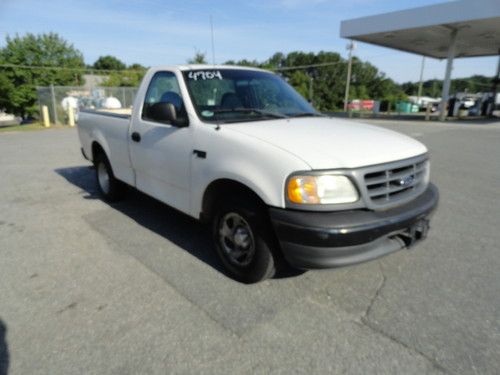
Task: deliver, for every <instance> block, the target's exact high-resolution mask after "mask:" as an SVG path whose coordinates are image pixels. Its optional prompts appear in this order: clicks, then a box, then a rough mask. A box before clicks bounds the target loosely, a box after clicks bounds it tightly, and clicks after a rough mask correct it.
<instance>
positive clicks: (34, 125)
mask: <svg viewBox="0 0 500 375" xmlns="http://www.w3.org/2000/svg"><path fill="white" fill-rule="evenodd" d="M61 128H69V126H63V125H52V126H51V127H50V128H46V127H44V126H43V125H42V124H41V123H40V122H33V123H31V124H24V125H12V126H2V127H0V133H5V132H18V131H21V132H22V131H33V130H45V129H61Z"/></svg>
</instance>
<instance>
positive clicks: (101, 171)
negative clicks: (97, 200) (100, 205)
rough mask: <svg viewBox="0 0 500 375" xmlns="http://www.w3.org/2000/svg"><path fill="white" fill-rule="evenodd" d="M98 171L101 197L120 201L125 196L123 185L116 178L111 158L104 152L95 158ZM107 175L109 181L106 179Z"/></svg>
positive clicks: (97, 179)
mask: <svg viewBox="0 0 500 375" xmlns="http://www.w3.org/2000/svg"><path fill="white" fill-rule="evenodd" d="M94 166H95V172H96V182H97V189H98V190H99V193H100V194H101V197H102V198H103V199H104V200H105V201H106V202H116V201H119V200H120V199H121V198H122V196H123V186H122V184H121V182H120V181H118V180H117V179H116V178H115V175H114V173H113V169H112V168H111V164H110V163H109V160H108V158H107V156H106V154H104V153H103V152H101V153H99V154H98V155H97V156H96V157H95V159H94ZM104 176H107V183H106V182H105V181H104V179H105V178H106V177H104Z"/></svg>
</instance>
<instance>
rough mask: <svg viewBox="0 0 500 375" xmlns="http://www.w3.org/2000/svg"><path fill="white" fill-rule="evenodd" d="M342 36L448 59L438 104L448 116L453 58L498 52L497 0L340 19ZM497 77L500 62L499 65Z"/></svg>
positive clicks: (499, 21) (499, 16)
mask: <svg viewBox="0 0 500 375" xmlns="http://www.w3.org/2000/svg"><path fill="white" fill-rule="evenodd" d="M340 36H341V37H342V38H348V39H354V40H358V41H361V42H366V43H370V44H376V45H379V46H384V47H389V48H394V49H397V50H401V51H406V52H412V53H416V54H419V55H423V56H429V57H434V58H437V59H444V58H446V59H447V64H446V72H445V77H444V83H443V93H442V97H441V106H440V114H439V118H440V120H444V119H445V118H446V106H447V103H448V96H449V91H450V78H451V70H452V68H453V59H455V58H457V57H472V56H491V55H499V54H500V0H475V1H470V0H460V1H453V2H447V3H442V4H436V5H429V6H424V7H420V8H414V9H408V10H402V11H399V12H391V13H385V14H379V15H376V16H369V17H362V18H356V19H352V20H346V21H342V23H341V25H340ZM498 67H499V68H498V69H499V71H498V72H497V78H498V75H500V63H499V65H498Z"/></svg>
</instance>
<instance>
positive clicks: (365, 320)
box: [355, 262, 451, 374]
mask: <svg viewBox="0 0 500 375" xmlns="http://www.w3.org/2000/svg"><path fill="white" fill-rule="evenodd" d="M377 263H378V265H379V268H380V274H381V275H382V281H381V282H380V284H379V285H378V287H377V290H376V291H375V293H374V294H373V297H372V299H371V300H370V303H369V304H368V307H367V308H366V311H365V313H364V314H363V315H362V316H361V319H360V320H361V321H360V322H358V321H355V323H356V324H358V325H360V326H364V327H367V328H369V329H370V330H371V331H373V332H374V333H376V334H379V335H382V336H384V337H386V338H388V339H389V340H391V341H392V342H394V343H396V344H397V345H399V346H402V347H403V348H405V349H406V350H409V351H411V352H414V353H417V354H418V355H420V356H421V357H423V358H424V359H425V360H427V361H428V362H429V363H430V364H431V365H432V367H433V368H434V369H436V370H438V371H441V372H443V373H445V374H451V372H450V371H449V370H448V369H447V368H445V367H443V366H442V365H441V364H440V363H439V362H438V361H437V360H436V359H435V358H433V357H429V356H428V355H427V354H425V353H424V352H422V351H420V350H418V349H417V348H414V347H411V346H410V345H408V344H407V343H405V342H403V341H401V340H400V339H398V338H397V337H396V336H393V335H391V334H389V333H387V332H384V330H383V329H382V328H380V327H378V326H377V325H376V324H374V323H373V322H372V321H371V320H370V314H371V312H372V309H373V305H374V304H375V301H376V300H377V299H378V298H379V297H380V295H381V293H382V289H384V287H385V284H386V281H387V276H385V273H384V270H383V268H382V265H381V264H380V262H377Z"/></svg>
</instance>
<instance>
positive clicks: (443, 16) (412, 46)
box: [340, 0, 500, 59]
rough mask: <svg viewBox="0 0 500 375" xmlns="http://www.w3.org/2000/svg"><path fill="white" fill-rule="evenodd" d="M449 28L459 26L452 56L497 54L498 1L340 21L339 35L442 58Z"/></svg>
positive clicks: (499, 43)
mask: <svg viewBox="0 0 500 375" xmlns="http://www.w3.org/2000/svg"><path fill="white" fill-rule="evenodd" d="M452 30H458V37H457V43H456V46H455V53H454V56H455V57H472V56H491V55H498V54H499V49H500V1H499V0H476V1H470V0H463V1H453V2H448V3H443V4H437V5H431V6H425V7H420V8H415V9H408V10H403V11H399V12H391V13H385V14H380V15H376V16H369V17H362V18H356V19H352V20H347V21H342V23H341V26H340V36H341V37H343V38H349V39H354V40H358V41H360V42H366V43H370V44H376V45H380V46H384V47H389V48H394V49H398V50H402V51H406V52H412V53H416V54H419V55H423V56H428V57H434V58H438V59H444V58H447V57H448V50H449V47H450V32H451V31H452Z"/></svg>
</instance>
